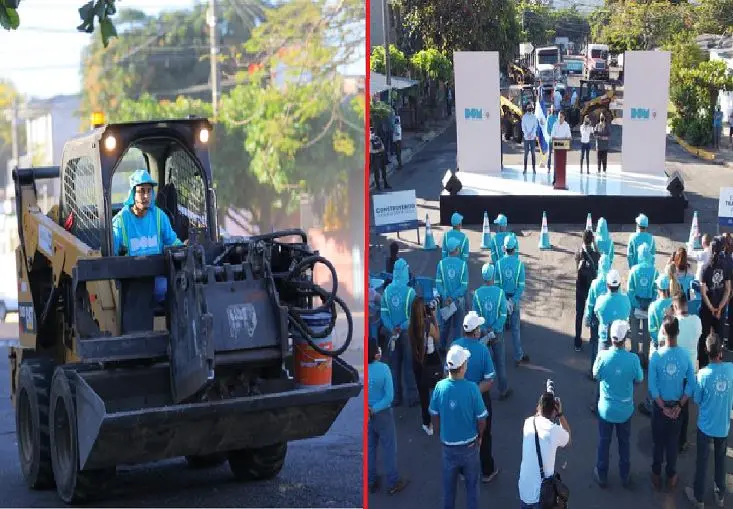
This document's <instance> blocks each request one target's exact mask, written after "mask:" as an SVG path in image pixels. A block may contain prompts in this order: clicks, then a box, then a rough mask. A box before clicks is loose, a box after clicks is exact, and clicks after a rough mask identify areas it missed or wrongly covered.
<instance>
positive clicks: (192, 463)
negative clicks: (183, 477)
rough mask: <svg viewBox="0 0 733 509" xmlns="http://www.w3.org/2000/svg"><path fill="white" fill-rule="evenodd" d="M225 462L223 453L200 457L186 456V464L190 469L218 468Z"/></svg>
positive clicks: (225, 457)
mask: <svg viewBox="0 0 733 509" xmlns="http://www.w3.org/2000/svg"><path fill="white" fill-rule="evenodd" d="M226 460H227V455H226V454H225V453H213V454H204V455H201V456H186V463H188V466H189V467H190V468H213V467H218V466H219V465H221V464H222V463H224V462H225V461H226Z"/></svg>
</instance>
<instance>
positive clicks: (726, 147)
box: [667, 129, 733, 168]
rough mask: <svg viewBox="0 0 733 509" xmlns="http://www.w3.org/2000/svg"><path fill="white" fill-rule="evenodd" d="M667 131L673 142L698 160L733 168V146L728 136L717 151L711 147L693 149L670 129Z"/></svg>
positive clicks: (722, 139) (723, 138) (725, 132)
mask: <svg viewBox="0 0 733 509" xmlns="http://www.w3.org/2000/svg"><path fill="white" fill-rule="evenodd" d="M667 131H668V134H669V138H670V139H671V140H672V142H674V143H677V144H678V145H679V146H680V147H682V149H683V150H684V151H685V152H687V153H688V154H691V155H693V156H695V157H697V158H698V159H702V160H703V161H707V162H709V163H710V164H717V165H720V166H727V167H728V168H733V146H732V144H731V142H730V141H728V140H729V139H730V138H728V137H727V136H723V137H721V140H720V148H719V149H718V150H715V149H713V148H711V147H693V146H692V145H690V144H688V143H686V142H684V141H683V140H680V139H679V138H678V137H677V136H675V135H674V134H671V133H670V132H669V129H668V130H667ZM724 134H727V130H724Z"/></svg>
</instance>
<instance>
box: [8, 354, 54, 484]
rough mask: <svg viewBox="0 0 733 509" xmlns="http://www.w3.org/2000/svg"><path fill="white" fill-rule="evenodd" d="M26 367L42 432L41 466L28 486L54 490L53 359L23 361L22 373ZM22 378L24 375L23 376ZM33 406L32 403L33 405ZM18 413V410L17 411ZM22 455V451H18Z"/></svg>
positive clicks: (17, 430)
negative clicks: (52, 446) (52, 447)
mask: <svg viewBox="0 0 733 509" xmlns="http://www.w3.org/2000/svg"><path fill="white" fill-rule="evenodd" d="M24 367H27V369H29V370H30V372H31V377H32V382H33V394H32V395H31V394H29V397H34V398H35V399H36V402H37V406H38V418H39V423H38V428H39V432H40V440H39V443H38V445H39V465H38V473H37V474H36V476H35V478H34V479H26V481H27V483H28V486H29V487H30V488H31V489H34V490H47V489H52V488H53V487H54V485H55V482H54V478H53V468H52V466H51V436H50V434H51V432H50V429H49V415H50V409H49V403H50V396H51V394H50V393H51V377H52V376H53V369H54V363H53V361H52V360H51V359H46V358H31V359H25V360H23V362H22V364H21V367H20V369H21V372H22V370H23V368H24ZM21 376H22V375H21ZM31 405H32V403H31ZM16 411H17V409H16ZM17 419H18V416H17V415H16V433H17V434H18V437H17V438H18V446H19V447H20V436H19V431H20V429H19V426H18V425H17ZM18 452H19V453H20V450H19V451H18Z"/></svg>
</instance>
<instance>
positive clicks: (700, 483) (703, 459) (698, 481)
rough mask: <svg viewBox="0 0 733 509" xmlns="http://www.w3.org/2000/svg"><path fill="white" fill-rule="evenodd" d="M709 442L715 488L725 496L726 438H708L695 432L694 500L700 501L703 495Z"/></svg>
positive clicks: (698, 431)
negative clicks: (711, 443) (711, 446)
mask: <svg viewBox="0 0 733 509" xmlns="http://www.w3.org/2000/svg"><path fill="white" fill-rule="evenodd" d="M710 442H713V465H714V468H715V475H714V476H713V479H715V488H717V491H719V492H720V494H721V495H724V494H725V452H726V447H727V444H728V437H722V438H717V437H710V436H708V435H706V434H705V433H703V432H702V431H700V430H699V429H698V430H697V460H696V461H695V483H694V490H695V498H696V499H697V500H698V501H702V499H703V495H704V494H705V480H706V479H707V477H706V476H707V468H708V456H709V455H710Z"/></svg>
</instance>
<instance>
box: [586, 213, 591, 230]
mask: <svg viewBox="0 0 733 509" xmlns="http://www.w3.org/2000/svg"><path fill="white" fill-rule="evenodd" d="M585 229H586V231H587V230H590V231H593V218H592V217H591V215H590V212H588V217H586V218H585Z"/></svg>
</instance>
